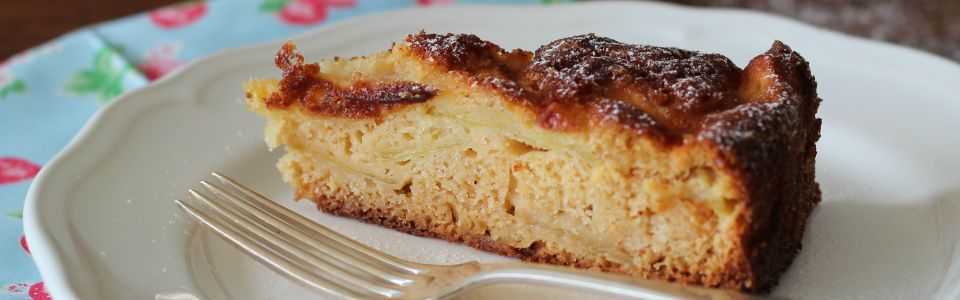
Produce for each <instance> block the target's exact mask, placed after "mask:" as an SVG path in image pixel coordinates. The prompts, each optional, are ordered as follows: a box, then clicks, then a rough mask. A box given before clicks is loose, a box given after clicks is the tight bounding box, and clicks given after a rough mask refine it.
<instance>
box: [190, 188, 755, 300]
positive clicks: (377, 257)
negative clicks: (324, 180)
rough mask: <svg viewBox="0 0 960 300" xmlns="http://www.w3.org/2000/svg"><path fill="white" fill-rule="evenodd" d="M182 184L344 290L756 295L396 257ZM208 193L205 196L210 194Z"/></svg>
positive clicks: (270, 247)
mask: <svg viewBox="0 0 960 300" xmlns="http://www.w3.org/2000/svg"><path fill="white" fill-rule="evenodd" d="M213 177H215V178H216V179H217V181H218V182H219V183H211V182H207V181H200V184H201V185H202V186H203V188H204V189H205V190H206V192H199V191H196V190H194V189H190V190H188V192H189V193H190V195H192V196H193V197H194V198H196V199H197V200H199V201H200V202H202V204H204V206H206V208H204V209H198V208H197V207H195V206H193V205H192V204H189V203H187V202H184V201H180V200H175V202H176V204H177V205H178V206H179V207H180V208H181V209H183V210H184V211H185V212H187V213H188V214H189V215H191V216H192V217H194V218H195V219H196V220H198V221H199V222H200V223H201V224H203V225H205V226H206V227H207V228H209V229H212V230H213V231H214V232H216V233H217V234H218V235H219V236H220V237H222V238H224V239H226V240H227V241H229V242H230V243H232V244H233V245H235V246H236V247H238V248H240V249H241V250H243V251H244V252H245V253H247V254H248V255H250V256H251V257H252V258H254V259H255V260H257V261H259V262H260V263H262V264H264V265H266V266H267V267H269V268H271V269H272V270H274V271H276V272H277V273H279V274H281V275H283V276H285V277H287V278H289V279H291V280H293V281H295V282H297V283H299V284H301V285H303V286H306V287H308V288H311V289H313V290H316V291H320V292H323V293H329V294H333V295H336V296H340V297H344V298H362V299H371V298H383V299H450V298H453V297H455V296H457V295H459V294H461V293H464V292H466V291H468V290H471V289H473V288H476V287H480V286H484V285H489V284H495V283H504V282H522V283H536V284H547V285H553V286H559V287H566V288H574V289H588V290H595V291H598V292H601V293H606V294H610V295H617V296H628V297H635V298H641V299H756V297H753V296H750V295H745V294H740V293H735V292H731V291H725V290H715V289H704V288H697V287H688V286H680V285H674V284H670V283H664V282H657V281H649V280H639V279H636V278H631V277H625V276H616V275H610V274H603V273H598V272H591V271H584V270H578V269H573V268H564V267H557V266H550V265H544V264H534V263H494V264H481V263H477V262H467V263H463V264H458V265H432V264H422V263H417V262H412V261H407V260H403V259H400V258H397V257H394V256H392V255H390V254H387V253H384V252H382V251H379V250H376V249H374V248H371V247H369V246H367V245H364V244H361V243H359V242H357V241H355V240H353V239H350V238H348V237H346V236H344V235H342V234H339V233H337V232H335V231H333V230H330V229H329V228H327V227H324V226H323V225H320V224H318V223H316V222H313V221H311V220H309V219H307V218H305V217H303V216H301V215H299V214H297V213H295V212H293V211H291V210H289V209H287V208H286V207H283V206H282V205H279V204H277V203H276V202H274V201H271V200H270V199H267V198H266V197H264V196H262V195H260V194H258V193H257V192H254V191H253V190H250V189H249V188H246V187H244V186H243V185H240V184H239V183H237V182H236V181H234V180H232V179H230V178H227V177H226V176H223V175H221V174H219V173H216V172H215V173H213ZM210 195H212V196H210Z"/></svg>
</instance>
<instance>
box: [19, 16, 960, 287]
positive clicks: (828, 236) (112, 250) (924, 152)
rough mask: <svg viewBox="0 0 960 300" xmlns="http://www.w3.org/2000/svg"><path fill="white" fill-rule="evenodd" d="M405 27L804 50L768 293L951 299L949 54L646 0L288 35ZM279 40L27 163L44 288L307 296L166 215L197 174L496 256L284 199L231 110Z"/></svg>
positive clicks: (371, 35)
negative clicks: (813, 155) (818, 191)
mask: <svg viewBox="0 0 960 300" xmlns="http://www.w3.org/2000/svg"><path fill="white" fill-rule="evenodd" d="M493 16H495V17H493ZM493 20H495V21H493ZM420 28H426V29H427V30H428V31H432V32H466V33H475V34H477V35H479V36H480V37H483V38H485V39H489V40H492V41H494V42H496V43H498V44H500V45H503V46H504V48H525V49H535V48H536V47H537V46H539V45H541V44H543V43H545V42H548V41H551V40H554V39H557V38H561V37H566V36H570V35H574V34H581V33H588V32H595V33H597V34H599V35H603V36H609V37H613V38H615V39H618V40H621V41H625V42H631V43H643V44H653V45H663V46H677V47H681V48H687V49H696V50H701V51H709V52H718V53H723V54H725V55H727V56H729V57H730V58H731V59H732V60H733V61H734V62H736V63H737V64H739V65H741V66H742V65H744V64H746V63H747V61H748V60H749V59H750V58H752V57H753V56H755V55H757V54H759V53H761V52H763V51H765V50H766V49H768V47H769V46H770V44H771V42H772V41H773V40H774V39H780V40H783V41H784V42H786V43H787V44H789V45H791V46H792V47H793V48H794V49H795V50H797V51H799V52H800V53H802V54H803V55H804V56H805V57H806V58H808V59H809V60H810V61H811V66H812V68H813V71H814V74H815V75H816V77H817V80H818V82H819V83H820V87H819V91H820V93H821V95H822V97H823V99H824V102H823V105H822V107H821V109H820V113H819V116H820V117H822V118H823V122H824V123H823V138H822V139H821V140H820V143H819V149H820V152H819V157H818V158H817V159H818V161H817V162H818V164H817V179H818V181H819V182H820V183H821V185H822V188H823V192H824V193H823V203H822V204H821V205H820V207H819V208H818V209H817V210H816V211H815V212H814V214H813V217H812V218H811V220H810V223H809V224H810V225H809V227H808V230H807V233H806V235H805V238H804V249H803V251H802V252H801V253H800V256H799V257H798V258H797V260H796V262H794V264H793V266H792V267H791V268H790V270H789V271H788V272H787V273H786V274H785V275H784V276H783V278H782V280H781V284H780V285H779V286H778V287H777V288H776V289H775V290H774V294H775V295H783V296H788V297H793V298H800V299H817V298H820V299H828V298H852V297H855V296H856V297H862V298H866V299H880V298H890V299H923V298H933V297H943V298H949V299H955V298H957V297H960V288H958V283H960V274H957V273H958V272H960V268H958V267H957V265H958V260H960V258H958V257H960V255H958V253H957V251H960V249H958V248H960V247H956V245H955V243H956V240H957V235H958V231H960V230H958V228H960V200H958V198H960V193H958V192H950V188H956V187H958V186H960V185H958V182H960V181H958V178H960V155H958V154H960V137H958V133H957V130H958V129H960V99H958V95H960V81H958V79H960V67H958V65H956V64H954V63H953V62H950V61H947V60H945V59H941V58H937V57H934V56H932V55H928V54H924V53H921V52H918V51H914V50H910V49H906V48H901V47H897V46H891V45H886V44H881V43H876V42H871V41H866V40H862V39H857V38H851V37H847V36H843V35H840V34H836V33H831V32H827V31H824V30H819V29H815V28H812V27H809V26H805V25H802V24H799V23H796V22H792V21H789V20H785V19H781V18H777V17H771V16H767V15H762V14H757V13H749V12H743V11H736V10H717V9H691V8H686V7H680V6H671V5H663V4H654V3H589V4H576V5H563V6H550V7H516V6H509V7H498V6H487V7H443V8H434V9H430V10H405V11H396V12H391V13H388V14H382V15H376V16H369V17H364V18H358V19H355V20H352V21H349V22H344V23H339V24H335V25H332V26H327V27H323V28H320V29H318V30H315V31H312V32H310V33H307V34H304V35H300V36H297V37H294V38H293V40H295V41H296V42H297V43H298V45H299V47H300V49H301V50H302V51H303V52H304V54H305V55H306V57H307V58H309V59H319V58H324V57H330V56H334V55H339V56H351V55H358V54H365V53H371V52H374V51H379V50H383V49H386V48H387V47H389V45H390V42H392V41H397V40H400V39H402V38H403V37H404V36H405V35H406V34H408V33H412V32H415V31H417V30H419V29H420ZM279 45H280V43H279V42H275V43H269V44H264V45H258V46H253V47H247V48H242V49H238V50H232V51H227V52H224V53H220V54H217V55H214V56H211V57H209V58H206V59H203V60H199V61H197V62H195V63H193V64H191V65H190V66H188V67H186V68H185V69H183V70H182V71H180V72H178V73H177V74H175V75H172V76H170V77H168V78H167V79H165V80H162V81H161V82H159V83H157V84H154V85H151V86H149V87H146V88H143V89H140V90H137V91H134V92H132V93H130V94H127V95H125V96H122V97H120V98H121V99H118V100H117V101H115V102H114V103H113V104H111V105H109V106H108V107H106V108H105V109H103V110H102V111H101V112H100V113H98V114H97V115H96V116H95V117H94V118H93V119H92V120H91V121H90V122H89V123H88V124H87V126H86V127H85V128H84V129H83V131H81V133H80V134H79V135H78V136H77V137H76V138H75V139H74V141H73V142H72V143H71V144H70V145H69V146H68V147H67V148H66V150H64V151H63V152H61V153H60V155H59V156H57V158H55V159H54V160H53V161H52V162H51V163H50V164H48V165H47V166H46V167H45V168H44V169H43V171H42V172H41V174H40V175H39V176H38V177H37V179H36V181H35V183H34V184H33V186H32V187H31V190H30V193H29V196H28V199H27V206H26V210H25V220H24V222H25V226H26V231H27V237H28V241H29V243H30V245H31V249H33V251H34V252H33V253H34V254H33V255H34V257H35V259H36V261H37V265H38V266H39V268H40V272H41V273H42V275H43V277H44V279H45V282H46V286H47V288H48V289H50V292H51V293H52V294H53V296H54V297H55V298H56V299H70V298H86V299H149V298H155V297H158V298H164V297H166V296H171V297H173V296H178V295H180V296H183V295H186V294H192V295H196V296H198V297H201V298H209V299H222V298H233V299H271V298H273V299H290V298H307V297H311V294H310V293H309V292H307V291H305V290H304V289H301V288H300V287H298V286H296V285H293V284H291V283H289V282H287V281H285V280H284V279H282V278H281V277H279V276H276V275H275V274H273V273H271V272H269V271H267V270H266V269H265V268H263V267H261V266H260V265H258V264H256V263H254V262H253V261H252V260H250V259H247V258H246V257H245V256H243V255H242V254H241V253H240V252H238V251H236V250H234V249H232V248H231V247H229V246H228V245H226V244H225V243H224V242H222V241H221V240H219V239H218V238H216V237H215V236H213V235H210V234H209V233H208V232H207V231H206V230H200V229H199V228H196V227H195V226H194V225H193V223H192V222H190V221H189V220H185V219H184V217H183V216H181V215H180V214H179V212H178V211H177V209H176V208H175V207H174V205H173V201H172V200H173V199H174V198H186V197H185V189H186V188H188V187H191V186H195V183H196V182H197V181H198V180H200V179H204V178H207V177H206V174H208V172H209V171H211V170H218V171H220V172H223V173H226V174H228V175H231V176H234V177H235V178H237V179H239V180H240V181H241V182H245V183H248V184H249V185H251V186H252V187H253V188H255V189H257V190H260V191H262V192H264V193H265V194H266V195H268V196H271V197H273V198H274V199H282V200H284V203H285V204H286V205H288V206H290V207H293V208H294V209H296V210H298V211H300V212H302V213H304V214H306V215H308V216H311V217H312V218H314V219H316V220H318V221H320V222H322V223H324V224H327V225H329V226H331V227H333V228H335V229H337V230H339V231H342V232H344V233H345V234H347V235H349V236H352V237H355V238H357V239H359V240H360V241H362V242H365V243H368V244H371V245H372V246H374V247H377V248H380V249H383V250H386V251H388V252H390V253H394V254H396V255H398V256H401V257H406V258H410V259H414V260H419V261H424V262H436V263H454V262H462V261H466V260H481V261H494V260H502V259H503V258H500V257H497V256H493V255H490V254H486V253H481V252H478V251H474V250H472V249H469V248H466V247H463V246H459V245H454V244H449V243H446V242H442V241H437V240H431V239H423V238H417V237H412V236H408V235H404V234H400V233H397V232H394V231H390V230H385V229H381V228H378V227H374V226H369V225H364V224H360V223H357V222H354V221H351V220H346V219H340V218H335V217H331V216H326V215H321V214H320V213H318V212H316V211H315V210H314V207H313V206H312V205H310V204H307V203H296V204H294V203H292V201H289V199H290V198H291V197H292V193H291V190H290V188H289V187H288V186H287V185H285V184H284V183H282V182H281V181H280V179H279V174H278V172H277V171H276V170H275V168H274V164H275V161H276V159H277V158H278V153H271V152H268V151H267V150H266V146H265V145H264V143H263V141H262V138H261V132H262V129H263V125H264V122H263V121H261V120H260V119H259V118H258V117H256V116H255V115H253V114H252V113H249V112H247V111H245V109H244V108H243V105H242V100H241V99H242V98H243V96H242V91H241V89H240V82H241V81H243V80H246V79H249V78H252V77H261V76H277V75H278V73H279V72H278V71H277V70H276V69H275V68H274V67H273V66H272V65H271V64H272V61H273V54H274V52H275V51H276V50H277V49H278V48H279ZM951 266H952V267H951ZM951 270H952V271H951ZM505 288H507V287H492V288H490V289H488V290H481V291H479V292H477V293H476V294H474V295H473V297H478V298H484V297H491V295H493V294H490V293H495V292H497V291H498V289H499V291H502V290H503V289H505ZM527 292H528V293H541V292H543V291H535V290H528V291H527ZM512 293H514V294H511V295H512V296H514V297H524V295H527V296H529V295H530V294H522V292H512ZM565 295H567V296H570V295H571V294H565Z"/></svg>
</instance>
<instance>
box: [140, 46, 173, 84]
mask: <svg viewBox="0 0 960 300" xmlns="http://www.w3.org/2000/svg"><path fill="white" fill-rule="evenodd" d="M178 52H180V49H179V48H178V47H176V46H173V45H160V46H157V47H154V48H153V49H150V52H148V53H147V57H146V59H145V60H144V61H143V62H141V63H140V64H139V65H138V66H137V69H140V72H141V73H143V75H144V76H146V77H147V79H149V80H150V81H154V80H157V79H159V78H160V77H163V75H166V74H167V73H169V72H170V71H172V70H173V69H176V68H177V67H179V66H180V65H182V64H183V63H184V62H182V61H179V60H177V59H176V56H177V53H178Z"/></svg>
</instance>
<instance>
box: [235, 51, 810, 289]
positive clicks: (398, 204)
mask: <svg viewBox="0 0 960 300" xmlns="http://www.w3.org/2000/svg"><path fill="white" fill-rule="evenodd" d="M276 64H277V66H278V67H279V68H280V69H281V70H283V76H282V78H280V79H279V80H276V79H257V80H251V81H249V82H246V83H245V84H244V88H245V89H246V92H247V98H248V100H247V106H248V108H249V109H250V110H252V111H254V112H256V113H257V114H259V115H261V116H263V117H265V118H266V119H267V120H268V125H267V128H266V134H265V136H266V142H267V144H268V146H269V147H270V148H277V147H280V146H281V145H283V146H284V147H285V149H286V154H285V155H284V156H283V157H282V158H281V160H280V162H279V164H278V166H279V169H280V171H281V173H282V176H283V179H284V180H285V181H286V182H288V183H290V184H291V185H292V186H293V188H294V190H295V191H296V195H297V197H298V198H303V199H310V200H312V201H314V202H316V204H317V206H318V207H319V209H320V210H322V211H325V212H328V213H332V214H336V215H341V216H347V217H351V218H355V219H359V220H362V221H365V222H370V223H374V224H379V225H382V226H386V227H390V228H394V229H397V230H401V231H404V232H408V233H412V234H416V235H421V236H429V237H437V238H443V239H447V240H450V241H456V242H462V243H465V244H467V245H470V246H473V247H476V248H478V249H482V250H487V251H493V252H497V253H500V254H504V255H509V256H514V257H518V258H521V259H524V260H527V261H535V262H545V263H552V264H559V265H570V266H576V267H581V268H593V269H600V270H604V271H609V272H615V273H622V274H628V275H633V276H637V277H642V278H653V279H662V280H669V281H673V282H678V283H684V284H696V285H702V286H707V287H722V288H729V289H736V290H743V291H765V290H768V289H769V288H770V287H772V286H773V285H775V284H776V282H777V280H778V278H779V276H780V274H781V273H783V272H784V270H785V269H786V268H787V267H788V266H789V265H790V263H791V261H792V260H793V258H794V257H795V256H796V254H797V252H798V251H799V250H800V246H801V245H800V241H801V238H802V235H803V232H804V223H805V221H806V219H807V217H808V215H809V214H810V212H811V210H812V209H813V208H814V206H816V205H817V203H818V202H819V201H820V191H819V187H818V185H817V183H816V182H815V181H814V159H815V156H816V146H815V142H816V141H817V139H818V138H819V130H820V120H819V119H817V117H816V111H817V107H818V105H819V102H820V99H819V98H818V97H817V93H816V82H815V81H814V79H813V76H812V75H811V74H810V70H809V67H808V64H807V62H806V61H805V60H804V59H803V58H802V57H800V55H798V54H797V53H795V52H793V51H792V50H791V49H790V48H789V47H787V46H786V45H784V44H782V43H780V42H775V43H774V44H773V47H772V48H771V49H770V50H769V51H767V52H766V53H763V54H761V55H759V56H757V57H756V58H754V59H753V60H751V61H750V63H749V64H748V65H747V66H746V67H745V68H744V69H740V68H738V67H737V66H736V65H734V64H733V63H732V62H731V61H730V60H729V59H727V58H726V57H724V56H722V55H718V54H705V53H699V52H694V51H686V50H681V49H676V48H665V47H653V46H638V45H629V44H624V43H620V42H617V41H614V40H611V39H608V38H602V37H598V36H595V35H592V34H591V35H580V36H574V37H569V38H564V39H560V40H557V41H554V42H552V43H549V44H547V45H545V46H543V47H541V48H540V49H537V50H536V51H535V52H532V53H531V52H529V51H523V50H513V51H505V50H504V49H501V48H500V47H499V46H497V45H495V44H492V43H490V42H487V41H484V40H481V39H479V38H478V37H476V36H473V35H464V34H460V35H457V34H446V35H438V34H427V33H424V32H420V33H418V34H415V35H411V36H408V37H407V38H406V39H405V40H404V41H403V42H402V43H397V44H394V45H393V46H392V47H391V48H390V49H389V50H387V51H385V52H380V53H376V54H372V55H369V56H363V57H353V58H346V59H344V58H336V57H335V58H333V59H328V60H323V61H320V62H318V63H312V64H307V63H304V61H303V57H302V56H300V55H299V54H297V53H295V52H294V46H293V45H292V44H289V43H288V44H286V45H285V46H284V47H283V49H281V50H280V52H279V53H278V54H277V56H276Z"/></svg>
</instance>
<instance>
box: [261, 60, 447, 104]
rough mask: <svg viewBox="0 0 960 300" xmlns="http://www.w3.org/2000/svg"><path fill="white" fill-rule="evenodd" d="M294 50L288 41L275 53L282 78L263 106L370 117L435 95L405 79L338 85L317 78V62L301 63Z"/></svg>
mask: <svg viewBox="0 0 960 300" xmlns="http://www.w3.org/2000/svg"><path fill="white" fill-rule="evenodd" d="M295 51H296V46H294V45H293V43H290V42H288V43H286V44H284V45H283V48H281V49H280V51H279V52H278V53H277V56H276V59H275V61H276V65H277V67H278V68H280V69H281V70H283V78H282V79H281V80H280V87H279V89H277V91H276V92H274V93H273V94H272V95H270V97H269V98H267V100H266V104H267V107H270V108H286V107H288V106H290V105H291V104H293V103H294V102H297V103H298V104H299V106H300V108H301V109H305V110H307V111H310V112H312V113H315V114H318V115H321V116H331V117H345V118H370V117H379V116H380V114H381V112H383V111H387V110H391V109H394V108H397V107H400V106H403V105H407V104H413V103H422V102H425V101H427V100H429V99H430V98H432V97H433V96H436V95H437V89H436V88H434V87H430V86H426V85H422V84H418V83H415V82H409V81H393V82H365V81H362V80H359V79H355V80H354V81H353V83H352V84H351V85H350V86H348V87H340V86H338V85H336V84H334V83H333V82H331V81H329V80H325V79H323V78H321V77H319V71H320V67H319V65H318V64H315V63H314V64H304V62H303V56H302V55H300V54H298V53H296V52H295Z"/></svg>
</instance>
